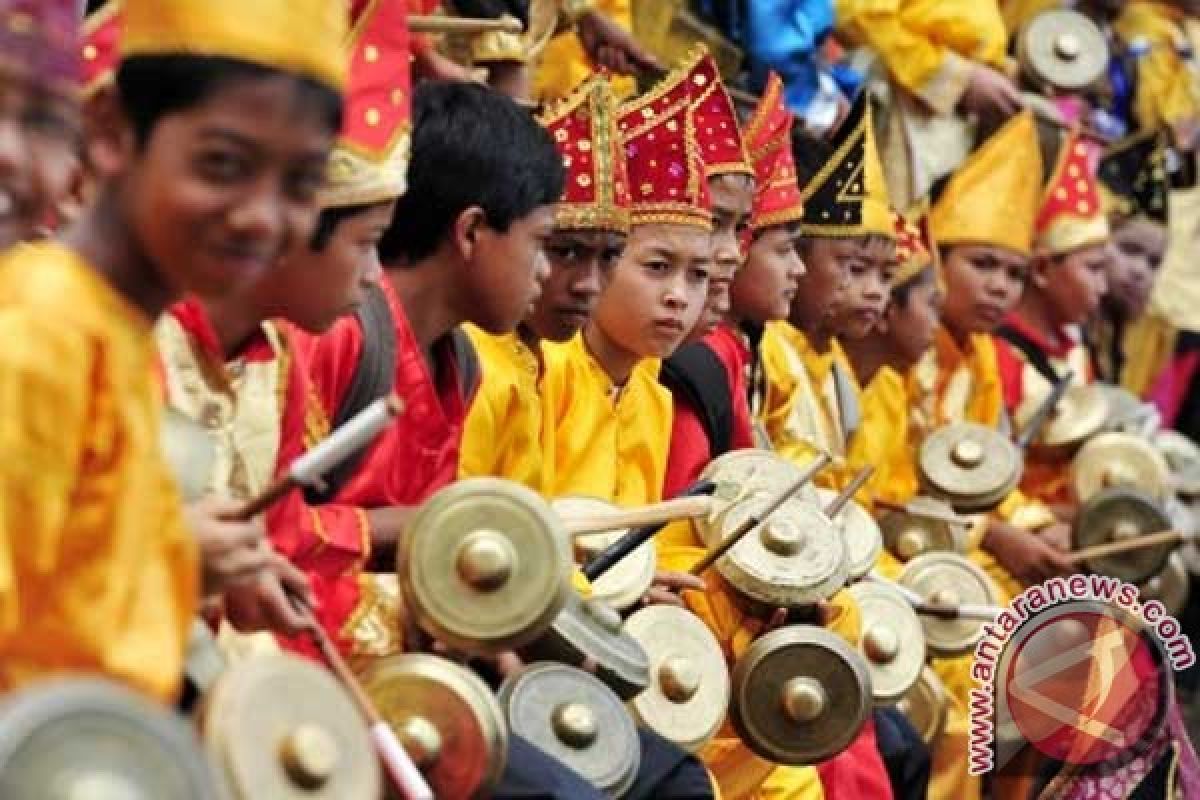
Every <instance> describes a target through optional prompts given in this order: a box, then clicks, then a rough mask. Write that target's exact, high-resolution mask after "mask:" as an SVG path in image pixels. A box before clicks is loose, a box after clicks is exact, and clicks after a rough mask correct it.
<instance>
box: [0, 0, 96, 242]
mask: <svg viewBox="0 0 1200 800" xmlns="http://www.w3.org/2000/svg"><path fill="white" fill-rule="evenodd" d="M77 14H78V9H77V8H76V3H73V2H69V0H4V2H0V124H2V125H3V126H4V131H5V134H4V136H3V137H0V250H7V249H8V248H9V247H11V246H12V245H14V244H16V243H17V242H20V241H27V240H29V239H33V238H35V237H37V236H40V235H43V234H44V233H46V232H48V231H52V230H54V228H55V227H56V225H57V222H58V220H59V217H60V216H61V215H60V207H61V204H62V203H63V202H64V201H65V200H66V199H67V195H68V194H69V191H70V188H71V185H72V182H73V181H74V180H75V179H76V177H77V174H78V170H79V148H80V146H81V141H80V119H79V89H80V86H79V81H80V68H79V49H78V36H79V21H78V19H77Z"/></svg>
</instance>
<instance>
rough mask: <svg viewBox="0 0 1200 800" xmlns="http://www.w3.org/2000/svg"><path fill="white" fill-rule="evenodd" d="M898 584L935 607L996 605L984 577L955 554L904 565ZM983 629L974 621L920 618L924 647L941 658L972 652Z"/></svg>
mask: <svg viewBox="0 0 1200 800" xmlns="http://www.w3.org/2000/svg"><path fill="white" fill-rule="evenodd" d="M898 582H899V583H900V585H901V586H904V587H906V588H908V589H911V590H913V591H914V592H916V593H917V594H919V595H920V596H921V597H923V598H925V600H926V602H928V603H931V604H933V605H935V606H943V607H955V606H960V605H983V606H994V605H996V604H997V603H998V602H999V592H998V591H997V589H996V586H995V584H993V583H992V579H991V578H989V577H988V576H987V573H985V572H984V571H983V570H981V569H980V568H979V567H977V566H975V565H974V564H973V563H971V562H970V561H968V560H967V559H966V558H965V557H963V556H961V555H959V554H957V553H926V554H924V555H922V556H918V557H917V558H914V559H913V560H912V561H909V562H908V563H907V564H905V565H904V571H903V572H901V573H900V578H899V581H898ZM983 625H984V623H983V622H982V621H981V620H977V619H942V618H939V617H935V616H932V615H922V616H921V626H922V627H923V628H924V629H925V644H926V645H927V646H928V648H929V651H930V652H931V653H933V654H934V655H937V656H942V657H953V656H960V655H964V654H966V653H969V652H971V651H972V650H973V649H974V648H975V645H976V644H977V643H978V642H979V640H980V638H982V636H983Z"/></svg>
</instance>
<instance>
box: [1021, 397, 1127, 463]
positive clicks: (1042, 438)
mask: <svg viewBox="0 0 1200 800" xmlns="http://www.w3.org/2000/svg"><path fill="white" fill-rule="evenodd" d="M1108 415H1109V407H1108V399H1107V397H1106V396H1105V392H1104V389H1102V388H1100V387H1099V386H1095V385H1089V386H1079V385H1074V386H1071V387H1070V388H1069V389H1067V391H1066V393H1065V394H1063V396H1062V398H1061V399H1060V400H1059V401H1058V405H1056V406H1055V407H1054V410H1053V411H1052V412H1050V417H1049V418H1048V419H1047V420H1046V423H1045V424H1044V425H1043V426H1042V429H1041V431H1039V432H1038V437H1037V439H1036V440H1035V442H1036V444H1037V446H1039V447H1049V448H1070V447H1075V446H1077V445H1080V444H1082V443H1083V442H1086V441H1087V440H1088V439H1090V438H1091V437H1093V436H1095V435H1096V434H1098V433H1100V432H1101V431H1102V430H1104V426H1105V425H1106V424H1107V423H1108ZM1017 421H1018V422H1019V423H1020V424H1021V427H1022V428H1024V426H1025V424H1026V423H1027V422H1028V420H1027V419H1019V420H1017Z"/></svg>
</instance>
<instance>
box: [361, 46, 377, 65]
mask: <svg viewBox="0 0 1200 800" xmlns="http://www.w3.org/2000/svg"><path fill="white" fill-rule="evenodd" d="M363 58H365V59H366V60H367V63H368V64H374V63H375V62H376V61H378V60H379V48H378V47H376V46H375V45H373V44H369V45H367V49H366V50H364V51H363Z"/></svg>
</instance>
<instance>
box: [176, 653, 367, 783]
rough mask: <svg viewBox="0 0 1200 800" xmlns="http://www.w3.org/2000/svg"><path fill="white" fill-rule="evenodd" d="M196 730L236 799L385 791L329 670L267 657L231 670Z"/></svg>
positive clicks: (361, 727) (358, 722)
mask: <svg viewBox="0 0 1200 800" xmlns="http://www.w3.org/2000/svg"><path fill="white" fill-rule="evenodd" d="M200 729H201V731H202V733H203V739H204V744H205V748H206V749H207V751H208V754H209V757H210V758H211V759H212V762H213V763H214V764H216V765H217V766H218V769H219V770H220V771H221V772H222V773H223V774H224V776H225V778H226V782H227V784H228V786H229V788H230V792H231V794H232V795H233V797H234V798H236V799H237V800H259V799H260V798H264V797H270V798H272V800H292V798H296V799H297V800H301V799H302V800H326V799H327V800H378V798H379V796H380V793H381V792H382V784H381V783H380V773H379V762H378V761H377V760H376V758H375V752H374V750H373V748H372V746H371V739H370V736H369V735H368V733H367V727H366V724H365V723H364V722H363V720H362V717H361V716H360V715H359V713H358V709H357V708H355V706H354V703H353V702H352V701H351V700H350V698H349V697H348V696H347V695H346V693H345V691H344V690H343V689H342V687H341V685H340V684H338V682H337V680H336V679H335V678H334V677H333V676H332V675H331V674H330V673H329V672H327V671H326V670H324V669H322V668H321V667H319V666H317V665H316V664H314V663H312V662H310V661H306V660H305V659H302V658H298V657H295V656H285V655H264V656H257V657H254V658H250V659H247V660H245V661H241V662H238V663H237V664H234V665H233V666H231V667H230V668H229V669H227V670H226V671H225V672H224V674H222V676H221V678H220V679H219V680H218V681H217V683H216V684H215V685H214V686H213V688H212V690H211V691H210V692H209V693H208V695H207V696H206V697H205V698H204V700H203V702H202V704H201V709H200ZM165 796H170V795H165Z"/></svg>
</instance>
